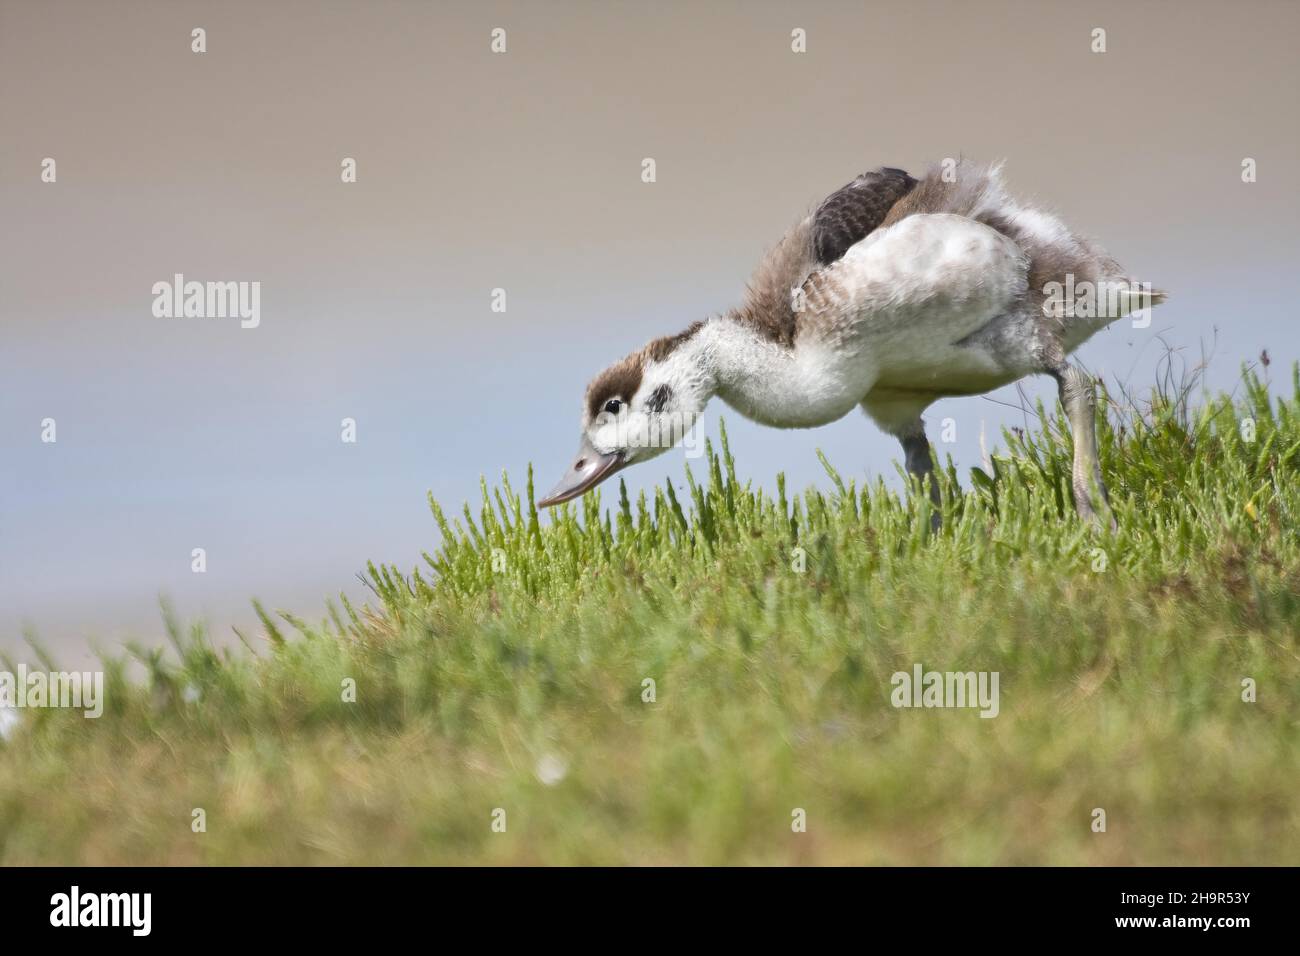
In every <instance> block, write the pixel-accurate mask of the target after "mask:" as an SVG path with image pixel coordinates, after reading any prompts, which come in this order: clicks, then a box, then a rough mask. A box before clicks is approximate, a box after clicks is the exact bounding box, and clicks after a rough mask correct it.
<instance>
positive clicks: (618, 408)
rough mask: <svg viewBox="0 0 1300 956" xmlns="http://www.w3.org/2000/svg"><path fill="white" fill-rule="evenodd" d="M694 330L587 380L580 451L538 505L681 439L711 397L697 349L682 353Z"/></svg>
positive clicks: (568, 496)
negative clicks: (557, 482)
mask: <svg viewBox="0 0 1300 956" xmlns="http://www.w3.org/2000/svg"><path fill="white" fill-rule="evenodd" d="M698 330H699V325H695V326H692V327H691V328H690V329H688V330H687V331H686V332H683V333H682V334H681V335H677V336H672V337H670V338H665V339H656V340H655V341H653V342H651V343H650V344H649V345H647V346H646V347H645V348H643V349H641V350H639V351H637V352H633V353H632V354H631V355H629V356H628V357H627V358H625V359H623V360H622V361H619V362H615V363H614V364H613V365H611V366H610V367H609V368H607V369H605V370H604V371H603V372H601V373H600V374H599V375H597V376H596V377H595V378H594V379H592V380H591V384H590V385H588V386H587V394H586V396H585V398H584V399H583V405H582V436H581V438H580V440H579V442H578V452H577V454H576V455H574V458H573V463H572V464H571V465H570V466H569V469H568V471H566V472H565V474H564V477H563V478H562V479H560V482H559V484H557V485H556V486H555V487H554V488H552V489H551V491H550V493H549V494H548V495H547V496H546V497H545V498H543V499H542V500H541V501H539V502H538V504H539V505H541V506H542V507H543V508H546V507H550V506H551V505H558V504H561V503H562V502H565V501H572V500H573V499H574V498H578V497H580V496H581V495H583V494H584V493H585V492H587V491H589V490H591V489H592V488H594V487H596V485H598V484H600V483H601V482H602V481H604V480H605V479H606V478H608V477H610V476H611V475H613V474H614V473H615V472H618V471H621V470H622V469H624V468H626V467H627V466H628V465H631V464H635V463H637V462H641V461H648V460H650V459H651V458H654V457H656V456H658V455H661V454H663V453H664V452H665V451H667V450H668V449H669V448H672V447H673V446H674V445H676V444H677V443H678V442H679V441H681V440H682V438H683V437H685V435H686V433H687V432H688V431H690V429H691V427H692V426H694V424H695V421H696V419H697V418H698V417H699V415H700V413H701V412H702V411H703V410H704V406H705V404H706V403H707V402H708V400H709V397H710V396H711V395H712V394H713V390H712V387H711V385H710V379H709V376H708V374H707V372H706V369H705V368H704V366H703V364H702V363H701V361H700V358H701V356H700V355H699V354H698V350H697V349H694V348H687V347H683V346H684V345H686V343H687V342H688V341H690V340H691V339H692V338H694V337H695V335H696V333H697V332H698Z"/></svg>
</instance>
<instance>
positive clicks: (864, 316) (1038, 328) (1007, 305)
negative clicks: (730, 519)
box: [539, 161, 1164, 520]
mask: <svg viewBox="0 0 1300 956" xmlns="http://www.w3.org/2000/svg"><path fill="white" fill-rule="evenodd" d="M1163 298H1164V293H1161V292H1152V291H1151V290H1150V287H1149V286H1146V285H1142V284H1139V283H1137V282H1135V281H1134V280H1132V279H1131V278H1130V277H1129V275H1128V273H1126V272H1125V271H1124V270H1123V269H1122V268H1121V267H1120V266H1119V264H1118V263H1116V262H1115V260H1114V259H1112V258H1110V257H1109V256H1108V255H1106V253H1105V252H1103V251H1102V250H1101V249H1100V248H1099V247H1098V246H1096V245H1095V244H1093V243H1092V242H1090V241H1089V240H1087V239H1084V238H1083V237H1081V236H1078V235H1076V234H1075V233H1073V232H1071V231H1070V230H1069V229H1068V228H1067V227H1066V226H1065V225H1064V224H1063V223H1061V222H1060V220H1058V219H1056V218H1055V217H1053V216H1051V215H1048V214H1047V213H1044V212H1041V211H1039V210H1037V209H1033V208H1031V207H1029V206H1025V205H1022V204H1020V203H1017V202H1016V201H1015V200H1013V199H1012V198H1010V197H1009V196H1008V195H1007V194H1006V193H1005V192H1004V191H1003V187H1002V182H1001V178H1000V175H999V168H998V167H996V166H994V167H982V166H977V165H975V164H973V163H970V162H967V161H963V162H961V163H957V164H955V165H954V164H951V163H949V164H948V166H947V167H946V168H945V167H936V168H935V169H934V170H932V171H931V172H929V173H928V174H927V175H926V176H925V177H923V178H922V179H920V180H919V181H918V180H916V179H913V178H912V177H911V176H909V175H908V174H907V173H905V172H903V171H902V170H900V169H890V168H882V169H878V170H875V171H874V172H869V173H864V174H863V175H861V176H859V177H858V178H857V179H855V180H854V181H853V182H851V183H849V184H848V185H847V186H845V187H844V188H843V189H840V190H839V191H838V192H836V193H833V194H832V195H831V196H830V197H829V198H827V199H826V200H825V202H823V203H822V204H821V205H820V206H818V207H817V209H816V210H815V211H814V212H813V213H812V214H811V215H809V216H807V217H806V218H804V219H803V220H802V221H801V222H799V223H798V224H797V225H796V226H795V227H794V228H793V229H791V230H790V231H789V232H788V233H787V234H786V236H785V237H784V238H783V239H782V240H781V241H780V242H779V243H778V244H777V245H776V247H775V248H774V249H772V251H771V252H769V253H768V254H767V256H766V257H765V258H764V260H763V261H762V263H761V264H760V265H759V267H758V270H757V272H756V273H755V274H754V277H753V279H752V280H751V281H750V283H749V287H748V293H747V295H746V297H745V302H744V304H743V305H742V306H740V307H739V308H737V309H734V310H732V311H730V312H727V313H725V314H723V315H720V316H716V317H714V318H711V319H709V320H707V321H705V322H696V323H695V324H694V325H692V326H691V327H690V328H688V329H686V330H685V331H684V332H681V333H679V334H677V335H673V336H669V337H666V338H661V339H655V340H654V341H653V342H651V343H649V344H648V345H646V346H645V347H644V348H643V349H641V350H640V351H638V352H634V353H633V354H632V355H629V356H628V357H627V358H625V359H623V360H622V361H620V362H617V363H616V364H614V365H612V366H610V367H609V368H607V369H606V370H605V371H603V372H601V373H600V374H599V375H597V376H596V378H595V379H594V380H593V381H592V382H591V384H590V385H589V386H588V388H587V394H586V400H585V401H584V403H583V408H582V442H581V445H580V446H579V448H578V454H577V456H576V458H575V460H574V462H573V464H572V466H571V467H570V468H569V470H568V472H567V473H566V474H565V476H564V478H563V479H562V480H561V481H560V483H559V484H558V485H556V487H555V488H554V489H553V490H552V491H551V493H550V494H549V495H547V496H546V497H545V498H544V499H542V500H541V501H540V502H539V504H541V505H543V506H548V505H555V504H559V503H560V502H564V501H569V500H571V499H573V498H576V497H578V496H579V495H582V494H583V493H584V492H586V491H588V490H589V489H591V488H593V487H594V486H596V485H597V484H599V483H600V482H602V481H604V480H605V479H606V478H608V477H610V476H611V475H613V474H614V473H615V472H617V471H619V470H620V469H622V468H625V467H627V466H628V465H630V464H633V463H635V462H640V461H645V460H647V459H649V458H652V457H654V456H655V455H658V454H660V453H661V452H663V451H665V450H666V449H667V448H669V447H671V446H672V445H673V444H675V443H676V441H677V440H679V439H680V438H681V437H682V436H683V434H684V433H685V431H686V430H687V429H689V428H690V426H691V425H692V424H694V422H695V419H696V417H697V416H698V415H699V414H700V413H701V412H702V411H703V409H704V406H705V404H706V403H707V402H708V400H709V399H710V398H712V397H713V396H714V395H717V396H718V397H720V398H721V399H722V400H723V401H724V402H726V403H727V404H728V405H730V406H731V407H732V408H734V409H736V410H737V411H738V412H740V413H741V414H742V415H744V416H746V417H747V418H751V419H753V420H754V421H757V422H762V423H763V424H766V425H774V426H776V427H778V428H811V427H813V426H815V425H824V424H826V423H828V422H833V421H835V420H836V419H838V418H841V417H842V416H844V415H846V414H848V412H850V411H851V410H852V409H853V408H854V406H861V407H862V409H863V411H865V412H866V413H867V415H868V416H869V417H870V418H871V419H872V420H873V421H874V422H875V423H876V424H877V425H879V426H880V427H881V428H882V429H884V430H885V431H886V432H888V433H890V434H891V435H894V436H896V437H897V438H898V439H899V441H900V442H901V443H902V446H903V454H904V456H905V460H906V467H907V470H908V471H909V472H910V473H911V474H913V475H915V476H917V477H918V478H920V479H921V480H922V482H925V480H926V476H927V475H929V474H930V473H931V472H932V470H933V467H934V463H933V461H932V459H931V454H930V445H929V442H928V441H927V440H926V437H925V428H924V424H923V422H922V419H921V413H922V412H923V411H924V410H925V409H926V407H927V406H929V405H930V404H931V403H932V402H934V401H935V400H936V399H939V398H943V397H945V396H955V395H978V394H980V393H982V392H987V391H990V390H991V389H995V388H998V387H999V386H1002V385H1006V384H1008V383H1009V382H1014V381H1016V380H1017V379H1019V378H1022V377H1024V376H1026V375H1031V374H1047V375H1051V376H1052V377H1053V378H1055V379H1056V381H1057V384H1058V385H1059V388H1060V397H1061V403H1062V405H1063V406H1064V408H1065V411H1066V414H1067V416H1068V418H1069V421H1070V427H1071V430H1072V431H1073V434H1074V468H1073V484H1074V499H1075V506H1076V507H1077V509H1078V511H1079V513H1080V515H1082V516H1083V517H1084V518H1086V519H1089V520H1096V519H1097V518H1098V515H1099V514H1107V515H1108V512H1109V507H1108V503H1107V498H1106V489H1105V483H1104V482H1103V480H1102V476H1101V468H1100V465H1099V463H1098V458H1097V439H1096V432H1095V422H1094V415H1095V411H1094V403H1095V399H1094V393H1093V384H1092V381H1091V380H1090V379H1089V377H1088V376H1087V375H1086V374H1085V373H1084V372H1083V371H1082V369H1080V368H1079V367H1078V366H1076V365H1072V364H1070V362H1069V361H1068V360H1067V356H1069V355H1070V354H1071V353H1072V352H1074V351H1075V349H1077V348H1078V347H1079V346H1080V345H1082V344H1083V343H1084V342H1085V341H1087V340H1088V338H1089V337H1091V336H1092V334H1093V333H1094V332H1096V331H1097V330H1099V329H1101V328H1103V327H1104V326H1106V325H1108V324H1109V323H1110V322H1113V321H1114V320H1116V319H1118V318H1120V317H1121V316H1124V315H1128V314H1130V313H1132V312H1135V311H1137V310H1138V309H1143V308H1147V307H1149V306H1150V305H1151V304H1154V303H1155V302H1159V301H1161V300H1162V299H1163ZM929 487H930V493H931V494H932V495H935V496H936V501H937V487H936V485H935V484H934V482H933V480H930V482H929Z"/></svg>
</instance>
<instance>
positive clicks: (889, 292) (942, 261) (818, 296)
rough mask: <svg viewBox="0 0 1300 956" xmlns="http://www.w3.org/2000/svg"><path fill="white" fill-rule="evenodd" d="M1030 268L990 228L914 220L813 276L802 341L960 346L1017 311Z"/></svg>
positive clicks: (953, 219) (875, 236)
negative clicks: (880, 339)
mask: <svg viewBox="0 0 1300 956" xmlns="http://www.w3.org/2000/svg"><path fill="white" fill-rule="evenodd" d="M1027 269H1028V264H1027V262H1026V257H1025V255H1024V253H1023V251H1022V250H1021V249H1020V247H1019V246H1017V245H1016V244H1015V243H1014V242H1013V241H1011V240H1010V239H1008V238H1007V237H1006V236H1004V235H1003V234H1002V233H1000V232H998V231H997V230H995V229H992V228H990V227H989V226H986V225H984V224H983V223H979V222H975V221H974V220H972V219H967V218H966V217H965V216H957V215H952V214H948V213H942V214H930V215H914V216H909V217H907V218H906V219H903V220H902V221H900V222H898V223H895V224H894V225H892V226H888V227H886V228H885V229H881V230H878V231H876V232H874V233H872V234H871V235H869V236H868V237H867V238H866V239H865V240H863V241H861V242H859V243H857V244H855V245H854V246H853V247H852V248H850V249H849V250H848V251H847V252H845V253H844V255H843V256H842V257H840V259H838V260H837V261H835V262H833V263H832V264H830V265H829V266H826V267H825V268H822V269H819V270H817V271H815V272H813V273H812V274H811V275H810V276H809V277H808V279H807V280H806V281H805V282H804V284H803V286H802V292H803V303H802V305H803V310H802V311H803V315H802V316H801V317H800V335H804V334H813V335H818V336H821V337H831V338H835V339H840V340H844V339H847V338H859V339H862V338H868V339H869V338H871V337H873V336H878V335H879V336H886V337H888V338H890V339H891V340H893V339H895V338H896V337H897V335H898V334H899V333H902V334H904V335H906V336H907V337H909V338H910V339H913V340H914V344H915V345H916V346H917V347H921V346H922V345H923V344H924V342H925V341H926V339H927V337H929V339H930V340H931V341H935V342H937V341H940V340H942V341H946V342H948V343H951V342H956V341H957V340H959V339H962V338H964V337H965V336H967V335H969V334H970V333H972V332H974V331H976V330H977V329H979V328H982V327H983V326H984V325H985V324H987V323H988V322H989V321H990V320H991V319H993V318H995V317H996V316H998V315H1001V314H1004V313H1006V312H1007V311H1009V310H1011V309H1013V308H1015V307H1016V303H1017V301H1019V300H1021V299H1022V298H1023V296H1024V292H1025V287H1026V281H1027V279H1026V276H1027Z"/></svg>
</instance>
